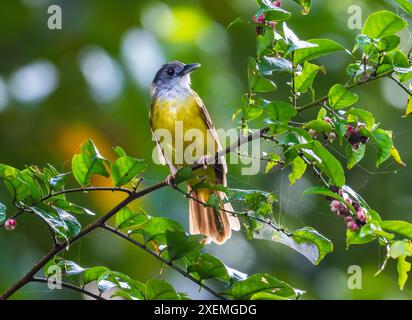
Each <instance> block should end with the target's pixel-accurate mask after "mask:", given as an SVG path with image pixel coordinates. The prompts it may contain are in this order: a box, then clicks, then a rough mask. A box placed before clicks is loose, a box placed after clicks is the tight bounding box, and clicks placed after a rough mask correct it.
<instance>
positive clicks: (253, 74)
mask: <svg viewBox="0 0 412 320" xmlns="http://www.w3.org/2000/svg"><path fill="white" fill-rule="evenodd" d="M248 77H249V90H250V91H252V92H270V91H274V90H276V89H277V87H276V85H275V84H274V83H273V82H272V81H270V80H268V79H266V78H264V77H262V76H260V75H259V70H258V65H257V63H256V60H255V59H254V58H252V57H249V58H248Z"/></svg>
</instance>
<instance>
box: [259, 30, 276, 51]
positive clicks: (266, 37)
mask: <svg viewBox="0 0 412 320" xmlns="http://www.w3.org/2000/svg"><path fill="white" fill-rule="evenodd" d="M264 30H265V31H264V32H263V34H259V35H258V36H257V37H256V41H257V45H256V48H257V56H258V57H260V56H262V55H263V54H264V52H265V51H266V50H268V49H270V48H272V47H273V41H274V40H275V33H274V31H273V29H272V28H267V27H265V28H264Z"/></svg>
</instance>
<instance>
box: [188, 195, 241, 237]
mask: <svg viewBox="0 0 412 320" xmlns="http://www.w3.org/2000/svg"><path fill="white" fill-rule="evenodd" d="M189 188H190V187H189ZM213 194H215V195H216V196H217V197H219V198H220V199H221V200H224V199H225V198H226V196H225V194H224V193H223V192H219V191H213V190H210V189H198V190H193V191H191V196H192V197H193V199H190V201H189V225H190V233H191V234H204V235H205V236H206V237H207V239H206V243H210V242H212V241H213V242H215V243H217V244H223V243H225V242H226V240H228V239H230V237H231V236H232V229H233V230H235V231H238V230H240V223H239V219H238V218H237V217H235V216H233V215H232V214H230V213H229V212H233V208H232V205H231V204H230V203H226V204H224V206H223V207H222V209H224V211H223V210H219V209H215V208H212V207H205V206H204V205H203V203H206V202H207V201H208V200H209V198H210V197H211V196H212V195H213ZM227 211H229V212H227Z"/></svg>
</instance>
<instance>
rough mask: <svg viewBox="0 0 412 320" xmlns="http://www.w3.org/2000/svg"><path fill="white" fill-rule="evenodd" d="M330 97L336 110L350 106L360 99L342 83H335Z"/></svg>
mask: <svg viewBox="0 0 412 320" xmlns="http://www.w3.org/2000/svg"><path fill="white" fill-rule="evenodd" d="M328 98H329V104H330V106H331V107H332V108H333V109H335V110H338V109H342V108H346V107H350V106H351V105H353V104H354V103H356V102H357V101H358V96H357V95H356V94H354V93H352V92H350V91H349V90H348V89H346V88H345V86H343V85H341V84H335V85H334V86H333V87H332V88H331V89H330V90H329V94H328Z"/></svg>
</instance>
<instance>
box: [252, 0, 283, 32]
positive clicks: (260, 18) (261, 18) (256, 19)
mask: <svg viewBox="0 0 412 320" xmlns="http://www.w3.org/2000/svg"><path fill="white" fill-rule="evenodd" d="M272 4H273V5H275V6H276V7H280V6H281V5H282V3H281V2H280V0H274V1H272ZM252 22H253V23H254V24H257V25H258V26H257V27H256V34H257V35H260V34H263V33H264V31H265V29H264V26H267V27H270V28H272V29H275V27H276V22H275V21H268V20H266V17H265V14H264V13H261V14H260V15H254V16H253V17H252Z"/></svg>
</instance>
